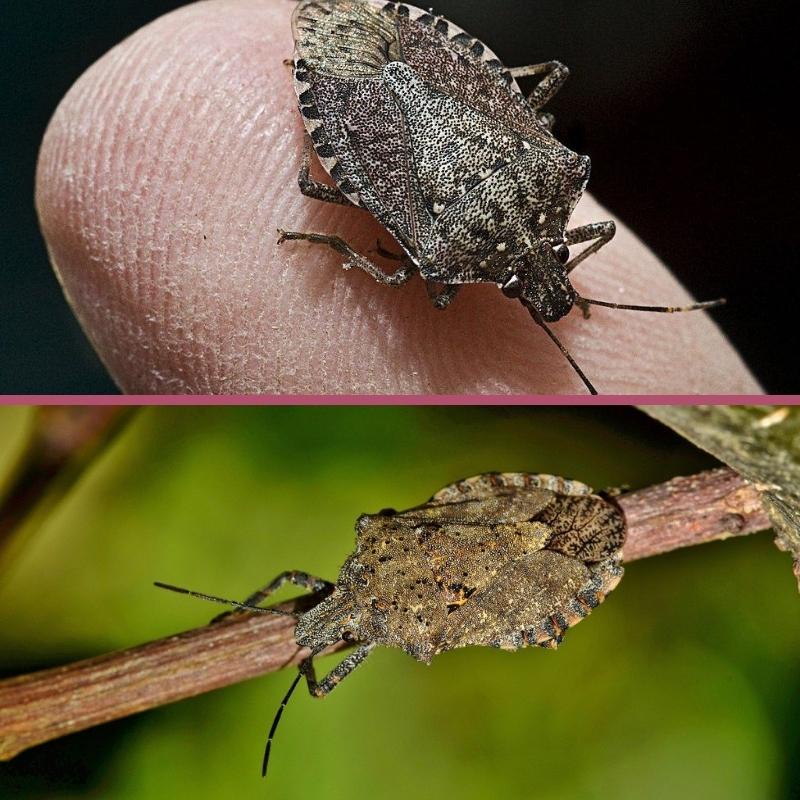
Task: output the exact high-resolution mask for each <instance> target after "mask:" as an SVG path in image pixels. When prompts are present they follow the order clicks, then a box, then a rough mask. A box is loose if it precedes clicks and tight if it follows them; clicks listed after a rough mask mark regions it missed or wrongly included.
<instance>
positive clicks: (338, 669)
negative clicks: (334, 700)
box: [300, 642, 375, 697]
mask: <svg viewBox="0 0 800 800" xmlns="http://www.w3.org/2000/svg"><path fill="white" fill-rule="evenodd" d="M374 647H375V645H374V644H372V643H371V642H368V643H367V644H362V645H359V647H358V648H357V649H356V650H354V651H353V652H352V653H350V655H349V656H347V658H345V659H343V660H342V661H340V662H339V663H338V664H337V665H336V666H335V667H334V668H333V669H332V670H331V671H330V672H329V673H328V674H327V675H326V676H325V677H324V678H323V679H322V680H321V681H319V683H318V682H317V678H316V674H315V672H314V661H313V656H311V657H309V658H306V659H305V660H304V661H301V662H300V672H301V673H302V675H303V677H304V678H305V679H306V683H307V684H308V691H309V693H310V694H311V696H312V697H324V696H325V695H326V694H330V693H331V692H332V691H333V690H334V689H335V688H336V687H337V686H338V685H339V684H340V683H341V682H342V681H343V680H344V679H345V678H346V677H347V676H348V675H349V674H350V673H351V672H352V671H353V670H354V669H355V668H356V667H357V666H358V665H359V664H360V663H361V662H362V661H364V659H365V658H366V657H367V656H368V655H369V654H370V652H371V651H372V649H373V648H374Z"/></svg>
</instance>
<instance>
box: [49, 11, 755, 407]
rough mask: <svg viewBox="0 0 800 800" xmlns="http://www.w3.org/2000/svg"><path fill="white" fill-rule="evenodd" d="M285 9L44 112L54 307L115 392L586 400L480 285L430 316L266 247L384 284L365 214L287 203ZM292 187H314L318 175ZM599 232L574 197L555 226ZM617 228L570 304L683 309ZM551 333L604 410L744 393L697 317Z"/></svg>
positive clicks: (208, 23)
mask: <svg viewBox="0 0 800 800" xmlns="http://www.w3.org/2000/svg"><path fill="white" fill-rule="evenodd" d="M293 6H294V4H293V3H289V2H286V0H213V1H212V2H207V3H199V4H196V5H191V6H187V7H184V8H181V9H179V10H178V11H176V12H173V13H171V14H168V15H167V16H165V17H162V18H160V19H159V20H156V21H155V22H154V23H152V24H151V25H149V26H147V27H146V28H144V29H142V30H140V31H138V32H137V33H135V34H134V35H133V36H131V37H130V38H128V39H127V40H125V41H124V42H123V43H121V44H120V45H119V46H118V47H116V48H114V49H113V50H112V51H111V52H109V53H108V54H106V55H105V56H104V57H103V58H102V59H100V61H98V62H97V63H96V64H94V65H93V66H92V67H91V68H90V69H89V70H88V71H87V72H86V73H85V74H84V75H83V76H82V77H81V78H80V79H79V80H78V81H77V82H76V84H75V85H74V86H73V87H72V89H71V90H70V92H69V93H68V94H67V96H66V97H65V98H64V100H63V101H62V103H61V105H60V106H59V107H58V109H57V111H56V112H55V115H54V117H53V120H52V121H51V123H50V126H49V128H48V130H47V133H46V135H45V138H44V141H43V144H42V150H41V155H40V161H39V167H38V173H37V195H36V202H37V209H38V211H39V216H40V220H41V225H42V230H43V232H44V235H45V239H46V241H47V245H48V248H49V251H50V254H51V259H52V261H53V264H54V266H55V268H56V271H57V273H58V275H59V279H60V280H61V282H62V284H63V286H64V288H65V292H66V294H67V297H68V298H69V300H70V302H71V304H72V306H73V308H74V309H75V312H76V314H77V315H78V317H79V318H80V320H81V322H82V324H83V326H84V329H85V330H86V331H87V333H88V335H89V337H90V339H91V340H92V342H93V344H94V346H95V347H96V349H97V350H98V352H99V353H100V355H101V357H102V359H103V361H104V362H105V364H106V366H107V367H108V369H109V370H110V372H111V374H112V375H113V377H114V378H115V380H116V381H117V383H118V384H119V386H120V387H121V388H122V389H123V390H124V391H126V392H132V393H156V394H180V393H190V394H198V393H199V394H221V393H224V394H351V393H370V394H372V393H374V394H481V393H492V394H493V393H500V394H502V393H514V394H524V393H531V394H539V393H543V394H573V393H574V394H581V395H582V394H585V392H586V390H585V388H584V386H583V384H582V383H581V381H580V379H579V378H578V376H577V375H575V373H574V372H573V371H572V370H571V369H570V367H569V365H568V364H567V363H566V361H565V360H564V358H563V357H562V355H561V354H560V353H559V352H558V351H557V350H556V349H555V347H554V346H553V344H552V343H551V342H550V341H549V340H548V339H547V337H546V335H545V334H544V332H543V331H542V330H540V329H539V328H537V326H536V325H535V324H534V323H533V322H532V320H531V318H530V317H529V315H528V314H527V312H526V311H525V309H524V308H523V307H522V306H521V305H520V304H519V303H518V302H516V301H512V300H508V299H506V298H505V297H503V295H502V294H501V293H500V291H499V290H498V289H497V288H496V287H494V286H493V285H484V286H468V287H466V288H464V289H463V290H462V291H461V292H459V294H458V297H456V298H455V299H454V300H453V302H452V303H451V305H450V307H449V308H448V309H447V310H445V311H437V310H436V309H434V308H433V306H432V305H431V304H430V301H429V299H428V295H427V292H426V287H425V285H424V283H423V282H422V281H421V280H420V279H419V278H414V279H413V280H411V281H410V282H409V283H408V284H406V285H405V286H404V287H402V288H392V287H387V286H381V285H378V284H376V283H375V282H374V281H373V280H372V279H370V277H369V276H368V275H366V274H364V273H363V272H361V271H360V270H350V271H344V270H343V269H342V261H343V259H342V257H341V256H340V255H339V254H338V253H336V252H334V251H332V250H330V249H329V248H322V247H319V246H314V245H311V244H309V243H307V242H287V243H285V244H283V245H282V246H281V247H278V245H277V233H276V229H277V228H279V227H280V228H285V229H289V230H295V231H316V232H320V233H328V234H336V235H338V236H340V237H342V238H343V239H345V240H346V241H347V242H348V243H350V244H351V245H352V246H353V247H354V248H355V249H356V250H358V251H359V252H360V253H363V254H364V255H366V256H367V257H369V258H370V259H371V260H373V261H375V262H376V263H378V264H381V265H383V266H384V267H385V269H386V271H387V272H392V271H394V270H396V269H397V264H396V263H394V262H392V261H388V260H383V259H381V258H380V256H378V255H377V254H376V253H375V250H376V248H377V242H378V241H379V240H380V242H381V245H383V246H384V247H385V248H386V249H388V250H393V251H395V252H397V251H398V249H397V246H396V244H395V243H394V242H393V240H392V239H391V237H390V236H389V235H388V234H387V233H385V231H383V229H382V228H381V226H380V225H379V224H378V223H377V222H375V221H374V220H373V219H372V217H370V215H369V214H368V213H366V212H365V211H363V210H359V209H354V208H348V207H345V206H341V205H332V204H330V203H322V202H319V201H317V200H314V199H310V198H307V197H304V196H303V195H302V194H301V193H300V191H299V189H298V186H297V172H298V168H299V166H300V163H301V158H302V151H303V128H302V124H301V122H300V119H299V117H298V113H297V108H296V98H295V95H294V91H293V89H292V82H291V75H290V72H289V69H288V68H287V67H286V66H285V64H284V63H283V62H284V59H286V58H289V57H290V56H291V54H292V51H293V45H292V39H291V32H290V28H289V17H290V14H291V11H292V8H293ZM490 44H491V43H490ZM542 55H547V54H541V53H534V54H532V56H533V58H532V61H533V60H535V58H536V56H539V57H541V56H542ZM554 55H556V56H557V55H558V54H554ZM514 66H516V65H514ZM578 79H579V76H573V77H572V78H571V80H578ZM528 80H529V81H530V80H532V79H528ZM533 80H535V79H533ZM524 85H525V86H526V88H527V87H528V86H529V84H524ZM556 133H558V128H557V127H556ZM590 155H591V154H590ZM311 172H312V175H313V176H314V177H315V178H316V179H317V180H323V179H326V178H325V176H324V175H323V174H322V171H321V170H320V169H319V165H312V170H311ZM629 179H630V180H636V176H635V175H631V176H630V178H629ZM665 202H666V201H665ZM667 216H668V214H667ZM613 218H614V217H613V214H610V213H609V212H608V211H606V210H605V209H603V208H601V207H600V206H599V205H598V204H597V202H596V201H595V200H594V199H593V198H592V197H590V196H584V198H583V200H582V201H581V203H580V204H579V206H578V208H577V210H576V212H575V214H574V215H573V217H572V220H571V223H570V227H575V226H578V225H582V224H586V223H589V222H597V221H602V220H606V219H613ZM616 222H617V235H616V237H615V238H614V240H613V241H612V242H611V243H610V244H608V245H607V246H606V247H604V248H603V249H602V250H601V251H600V252H599V253H598V254H596V255H594V256H592V257H591V258H590V259H587V261H585V262H584V263H582V264H581V265H580V266H579V267H578V268H577V269H576V270H575V272H574V273H573V274H572V276H571V278H572V280H573V282H574V284H575V286H576V288H577V289H578V291H579V292H580V293H581V294H583V295H585V296H587V297H593V298H598V299H602V300H609V301H612V302H618V303H648V304H649V303H652V304H657V305H682V304H685V303H688V302H690V301H691V298H690V297H689V296H688V295H687V293H686V292H685V290H684V289H683V288H682V287H681V286H680V285H679V284H678V283H677V281H676V280H675V279H674V278H673V277H672V275H671V274H670V272H669V270H668V269H667V267H666V266H665V265H664V264H662V263H661V262H659V261H658V259H657V258H656V257H655V256H654V255H653V254H652V253H651V252H650V251H649V250H648V249H647V247H646V246H645V245H644V244H643V243H642V242H640V241H639V240H638V239H637V238H636V237H635V236H634V235H633V234H632V233H631V232H630V231H629V230H628V229H627V228H626V227H625V225H624V224H621V223H620V222H619V221H618V220H616ZM687 235H691V234H690V233H687ZM698 268H702V267H701V265H699V266H698ZM724 288H725V287H724V286H721V287H720V294H724ZM702 299H709V298H702ZM717 313H720V314H724V313H725V311H724V309H722V310H721V311H720V312H717ZM553 331H554V332H555V333H556V334H557V335H558V337H559V338H560V339H561V340H562V342H563V343H564V344H565V345H566V346H567V347H568V348H569V350H570V351H571V353H572V355H573V356H574V358H575V360H576V361H577V362H578V363H579V364H580V365H581V367H582V368H583V370H584V372H585V373H586V374H587V375H588V376H589V377H590V378H591V380H592V382H593V383H594V385H595V386H596V387H597V389H598V390H599V391H600V392H601V393H602V394H612V393H613V394H649V393H658V394H667V393H680V394H684V393H688V394H694V393H720V394H722V393H758V392H760V391H761V389H760V387H759V386H758V384H757V382H756V381H755V379H754V378H753V377H752V375H751V374H750V372H749V371H748V369H747V367H746V366H745V365H744V363H743V362H742V360H741V359H740V357H739V356H738V354H737V353H736V352H735V351H734V350H733V348H732V347H731V345H730V344H729V343H728V342H727V340H726V339H725V338H724V336H723V335H722V334H721V333H720V331H719V330H718V328H717V327H716V326H715V325H714V323H713V322H712V321H711V319H710V317H709V316H708V315H706V314H705V313H703V312H693V313H689V314H670V315H659V314H643V313H636V312H625V311H615V310H609V309H604V308H595V309H593V311H592V318H591V319H590V320H588V321H586V320H584V319H583V318H582V315H581V313H580V311H579V310H578V309H575V310H573V312H572V314H570V315H569V316H568V317H567V318H565V319H564V320H562V321H561V322H559V323H557V324H555V325H553Z"/></svg>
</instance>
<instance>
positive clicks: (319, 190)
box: [297, 136, 353, 206]
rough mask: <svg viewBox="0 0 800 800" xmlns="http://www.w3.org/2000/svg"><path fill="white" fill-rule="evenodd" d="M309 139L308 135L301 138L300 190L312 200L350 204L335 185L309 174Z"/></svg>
mask: <svg viewBox="0 0 800 800" xmlns="http://www.w3.org/2000/svg"><path fill="white" fill-rule="evenodd" d="M310 170H311V140H310V139H309V137H308V136H306V137H305V139H304V140H303V161H302V163H301V164H300V172H298V173H297V183H298V185H299V186H300V191H301V192H302V193H303V194H304V195H305V196H306V197H311V198H313V199H314V200H322V202H323V203H336V204H338V205H341V206H352V205H353V202H352V201H351V200H350V198H348V197H345V195H343V194H342V193H341V191H340V190H339V189H338V188H337V187H336V186H328V185H327V184H326V183H320V182H319V181H315V180H314V179H313V178H312V177H311V175H310Z"/></svg>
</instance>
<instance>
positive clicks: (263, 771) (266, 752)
mask: <svg viewBox="0 0 800 800" xmlns="http://www.w3.org/2000/svg"><path fill="white" fill-rule="evenodd" d="M302 677H303V673H302V672H298V673H297V676H296V677H295V679H294V680H293V681H292V685H291V686H290V687H289V691H288V692H286V696H285V697H284V698H283V700H281V704H280V705H279V706H278V710H277V712H276V713H275V718H274V719H273V720H272V725H271V726H270V729H269V735H268V736H267V745H266V747H265V748H264V758H263V759H262V761H261V777H262V778H266V777H267V767H268V766H269V754H270V752H271V750H272V739H273V738H274V736H275V731H276V729H277V727H278V723H279V722H280V721H281V717H282V716H283V709H284V708H286V704H287V703H288V702H289V698H290V697H291V696H292V694H293V693H294V690H295V689H296V688H297V684H298V683H300V678H302Z"/></svg>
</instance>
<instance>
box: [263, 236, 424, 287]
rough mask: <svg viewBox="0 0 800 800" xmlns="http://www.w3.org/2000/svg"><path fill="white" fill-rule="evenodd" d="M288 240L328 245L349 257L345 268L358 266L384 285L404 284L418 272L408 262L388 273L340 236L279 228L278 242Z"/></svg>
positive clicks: (281, 242)
mask: <svg viewBox="0 0 800 800" xmlns="http://www.w3.org/2000/svg"><path fill="white" fill-rule="evenodd" d="M287 241H307V242H313V243H314V244H324V245H327V246H328V247H330V248H332V249H333V250H335V251H336V252H337V253H341V254H342V255H343V256H346V257H347V261H346V262H345V263H344V265H343V266H344V268H345V269H351V268H353V267H357V268H358V269H360V270H363V271H364V272H366V273H367V275H369V276H370V277H371V278H372V279H373V280H376V281H377V282H378V283H382V284H383V285H384V286H402V285H403V284H404V283H408V281H409V280H411V278H412V277H413V276H414V274H415V273H416V272H417V267H415V266H414V265H413V264H406V265H405V266H403V267H400V269H398V270H397V272H393V273H391V274H390V275H387V274H386V273H385V272H384V271H383V270H382V269H381V268H380V267H379V266H377V265H376V264H373V263H372V262H371V261H370V260H369V259H367V258H365V257H364V256H362V255H361V254H360V253H357V252H356V251H355V250H353V248H352V247H350V245H349V244H347V242H345V241H344V239H340V238H339V237H338V236H327V235H325V234H321V233H297V232H294V231H284V230H281V229H280V228H279V229H278V244H283V243H284V242H287Z"/></svg>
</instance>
